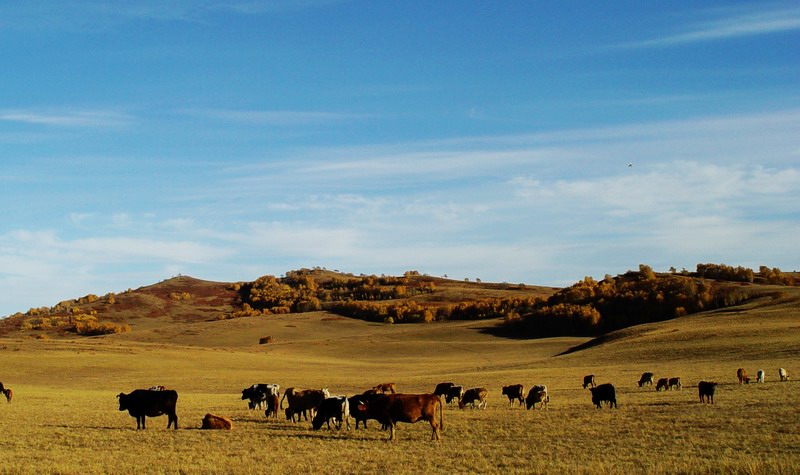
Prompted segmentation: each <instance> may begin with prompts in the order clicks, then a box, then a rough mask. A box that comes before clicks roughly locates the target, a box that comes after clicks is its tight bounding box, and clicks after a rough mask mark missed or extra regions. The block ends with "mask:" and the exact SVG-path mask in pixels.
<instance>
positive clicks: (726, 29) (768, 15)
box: [620, 4, 800, 48]
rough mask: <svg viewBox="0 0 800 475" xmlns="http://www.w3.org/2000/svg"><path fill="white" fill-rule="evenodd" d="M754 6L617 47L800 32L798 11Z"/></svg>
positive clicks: (794, 8) (652, 45) (667, 44)
mask: <svg viewBox="0 0 800 475" xmlns="http://www.w3.org/2000/svg"><path fill="white" fill-rule="evenodd" d="M757 5H758V6H756V7H755V8H753V9H752V10H751V11H746V12H740V11H734V12H732V13H728V14H727V15H726V16H723V17H720V18H715V19H712V20H708V21H702V22H696V23H694V24H691V25H688V26H687V27H686V28H685V29H684V30H683V31H680V32H675V33H673V34H668V35H665V36H662V37H658V38H653V39H649V40H642V41H637V42H632V43H627V44H624V45H620V46H622V47H629V48H649V47H660V46H673V45H681V44H690V43H698V42H703V41H716V40H724V39H731V38H741V37H746V36H757V35H767V34H774V33H782V32H787V31H794V30H798V29H800V8H797V7H791V8H780V9H775V8H774V7H772V8H769V7H766V8H764V7H762V6H760V5H761V4H757ZM767 8H769V9H767Z"/></svg>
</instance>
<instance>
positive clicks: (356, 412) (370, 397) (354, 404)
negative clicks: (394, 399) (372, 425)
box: [347, 390, 382, 429]
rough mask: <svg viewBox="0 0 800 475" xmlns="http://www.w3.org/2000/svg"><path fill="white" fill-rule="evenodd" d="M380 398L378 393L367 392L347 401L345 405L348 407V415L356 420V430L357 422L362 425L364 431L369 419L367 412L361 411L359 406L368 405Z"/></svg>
mask: <svg viewBox="0 0 800 475" xmlns="http://www.w3.org/2000/svg"><path fill="white" fill-rule="evenodd" d="M381 396H382V394H380V393H374V392H371V391H370V390H368V391H366V392H365V393H364V394H359V395H358V396H353V397H351V398H348V399H347V404H348V405H349V406H350V415H351V416H352V417H353V419H355V420H356V429H358V423H359V422H361V423H363V424H364V428H365V429H366V428H367V419H370V418H369V417H368V414H367V412H366V411H363V410H362V409H361V408H360V407H359V406H364V405H368V404H369V403H371V402H372V401H374V400H375V399H378V398H379V397H381Z"/></svg>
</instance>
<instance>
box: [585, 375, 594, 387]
mask: <svg viewBox="0 0 800 475" xmlns="http://www.w3.org/2000/svg"><path fill="white" fill-rule="evenodd" d="M589 386H591V387H595V384H594V375H593V374H587V375H586V376H584V377H583V389H586V388H588V387H589Z"/></svg>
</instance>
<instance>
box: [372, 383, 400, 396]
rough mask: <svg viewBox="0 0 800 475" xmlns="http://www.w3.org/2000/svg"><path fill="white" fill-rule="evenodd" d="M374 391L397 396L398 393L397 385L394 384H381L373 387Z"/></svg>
mask: <svg viewBox="0 0 800 475" xmlns="http://www.w3.org/2000/svg"><path fill="white" fill-rule="evenodd" d="M372 389H374V390H376V391H379V392H380V393H382V394H386V393H389V394H396V393H397V385H395V384H394V383H381V384H379V385H377V386H375V387H373V388H372Z"/></svg>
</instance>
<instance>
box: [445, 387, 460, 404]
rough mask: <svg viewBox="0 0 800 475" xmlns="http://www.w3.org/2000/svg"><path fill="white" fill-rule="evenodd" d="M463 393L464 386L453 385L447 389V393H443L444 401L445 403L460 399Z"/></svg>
mask: <svg viewBox="0 0 800 475" xmlns="http://www.w3.org/2000/svg"><path fill="white" fill-rule="evenodd" d="M463 395H464V386H453V387H451V388H450V389H448V390H447V394H445V395H444V401H445V402H446V403H447V404H450V403H451V402H453V401H460V400H461V396H463Z"/></svg>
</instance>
